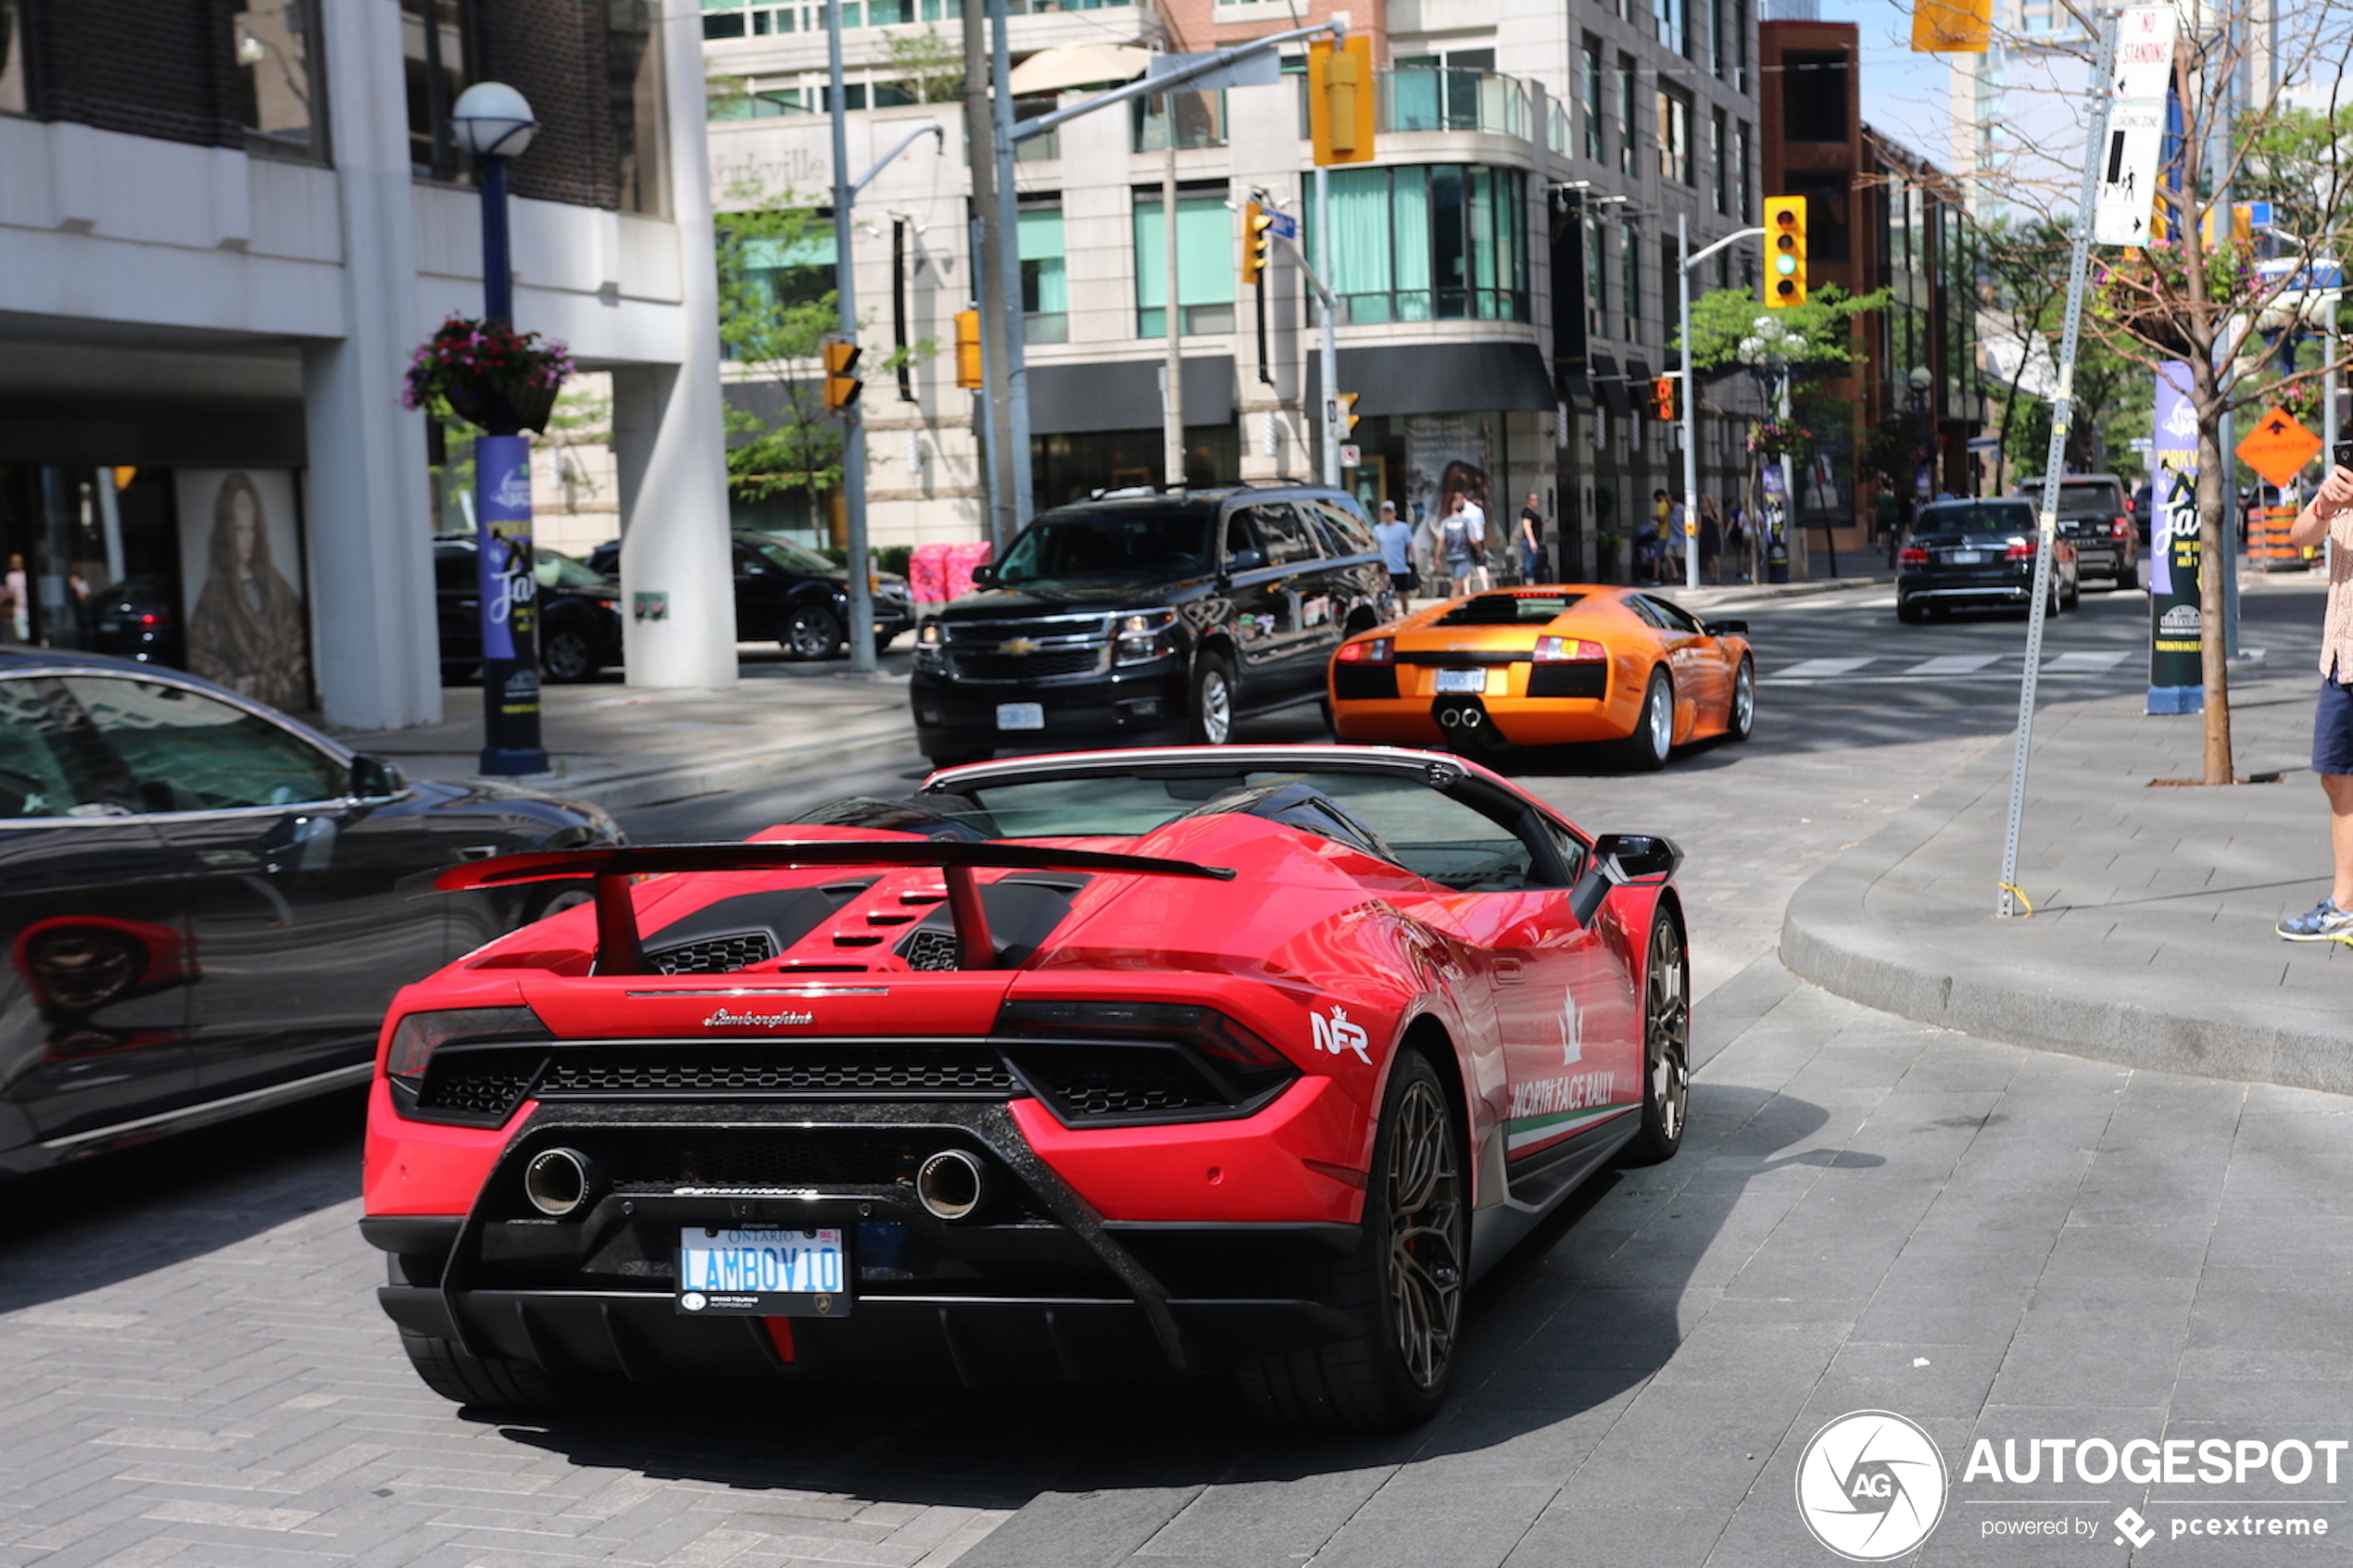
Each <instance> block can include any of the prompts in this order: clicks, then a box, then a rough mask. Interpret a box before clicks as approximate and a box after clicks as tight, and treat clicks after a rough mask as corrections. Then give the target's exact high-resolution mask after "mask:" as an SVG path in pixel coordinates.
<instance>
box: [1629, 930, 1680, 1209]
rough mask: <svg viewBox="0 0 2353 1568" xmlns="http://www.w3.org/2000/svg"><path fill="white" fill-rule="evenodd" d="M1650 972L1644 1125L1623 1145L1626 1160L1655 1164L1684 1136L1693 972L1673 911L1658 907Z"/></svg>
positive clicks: (1645, 1001) (1645, 1003)
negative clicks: (1624, 1146) (1685, 958)
mask: <svg viewBox="0 0 2353 1568" xmlns="http://www.w3.org/2000/svg"><path fill="white" fill-rule="evenodd" d="M1649 969H1650V972H1649V974H1648V976H1647V977H1646V978H1645V980H1644V982H1643V988H1642V1066H1643V1072H1642V1130H1641V1131H1640V1132H1638V1133H1636V1134H1635V1135H1634V1138H1633V1141H1632V1142H1631V1143H1629V1144H1628V1145H1627V1147H1626V1156H1625V1158H1626V1162H1627V1163H1629V1164H1633V1165H1655V1164H1656V1163H1657V1162H1658V1161H1660V1160H1666V1159H1668V1158H1670V1157H1671V1156H1673V1154H1674V1152H1675V1150H1676V1149H1677V1148H1679V1147H1680V1145H1681V1144H1682V1141H1683V1119H1684V1112H1685V1110H1687V1109H1688V1106H1689V1102H1690V1099H1691V1092H1692V972H1691V966H1690V965H1689V964H1688V963H1687V962H1685V961H1684V954H1683V931H1682V927H1680V925H1678V924H1676V922H1675V917H1674V915H1673V914H1672V913H1671V912H1670V911H1668V910H1666V909H1661V910H1660V911H1659V913H1658V916H1657V920H1656V923H1655V924H1654V925H1653V926H1652V927H1651V951H1650V966H1649Z"/></svg>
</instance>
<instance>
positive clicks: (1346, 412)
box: [1332, 392, 1357, 441]
mask: <svg viewBox="0 0 2353 1568" xmlns="http://www.w3.org/2000/svg"><path fill="white" fill-rule="evenodd" d="M1356 398H1357V394H1355V393H1353V392H1343V393H1341V394H1340V395H1339V396H1337V397H1335V398H1333V399H1332V429H1333V432H1334V433H1336V434H1338V435H1339V437H1340V439H1341V440H1342V441H1345V440H1347V439H1348V437H1349V433H1350V432H1352V431H1353V430H1354V429H1355V428H1356V420H1357V413H1356Z"/></svg>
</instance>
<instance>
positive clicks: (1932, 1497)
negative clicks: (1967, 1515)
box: [1797, 1411, 1945, 1562]
mask: <svg viewBox="0 0 2353 1568" xmlns="http://www.w3.org/2000/svg"><path fill="white" fill-rule="evenodd" d="M1944 1488H1945V1476H1944V1455H1943V1454H1940V1453H1938V1452H1937V1451H1936V1444H1935V1441H1934V1440H1933V1439H1932V1438H1931V1437H1930V1436H1929V1435H1928V1434H1927V1433H1926V1432H1923V1431H1921V1430H1920V1428H1919V1427H1918V1426H1917V1425H1915V1424H1912V1423H1911V1422H1908V1421H1906V1420H1905V1419H1904V1418H1903V1417H1902V1416H1900V1415H1896V1414H1894V1413H1893V1412H1891V1411H1854V1412H1853V1413H1851V1414H1848V1415H1843V1416H1840V1417H1839V1418H1838V1419H1837V1420H1836V1421H1833V1422H1831V1424H1829V1425H1827V1426H1825V1427H1823V1428H1822V1429H1821V1430H1820V1431H1819V1432H1817V1433H1815V1434H1814V1440H1813V1441H1812V1442H1810V1443H1807V1444H1806V1451H1805V1453H1804V1454H1802V1455H1801V1456H1799V1459H1798V1461H1797V1512H1798V1517H1799V1518H1801V1519H1803V1520H1805V1521H1806V1528H1807V1529H1808V1530H1811V1531H1812V1532H1813V1533H1814V1538H1815V1539H1816V1540H1818V1541H1819V1542H1821V1543H1822V1544H1823V1545H1824V1546H1826V1547H1828V1548H1830V1549H1831V1550H1832V1551H1834V1552H1836V1553H1838V1555H1839V1556H1841V1557H1843V1558H1845V1559H1847V1560H1848V1561H1850V1562H1886V1561H1887V1560H1888V1559H1890V1558H1894V1557H1901V1556H1903V1555H1904V1554H1905V1553H1906V1552H1908V1551H1910V1550H1911V1549H1913V1548H1914V1547H1916V1546H1918V1545H1919V1544H1920V1542H1922V1541H1924V1540H1926V1539H1927V1538H1928V1533H1929V1532H1930V1531H1931V1530H1933V1529H1935V1528H1936V1522H1937V1520H1939V1519H1941V1518H1942V1517H1944Z"/></svg>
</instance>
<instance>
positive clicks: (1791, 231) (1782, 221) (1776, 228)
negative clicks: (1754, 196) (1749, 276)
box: [1765, 196, 1806, 309]
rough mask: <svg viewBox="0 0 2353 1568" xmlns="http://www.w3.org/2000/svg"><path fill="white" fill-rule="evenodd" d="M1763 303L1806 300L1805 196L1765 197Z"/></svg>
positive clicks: (1781, 304) (1776, 305)
mask: <svg viewBox="0 0 2353 1568" xmlns="http://www.w3.org/2000/svg"><path fill="white" fill-rule="evenodd" d="M1765 303H1766V304H1767V305H1768V306H1770V307H1773V308H1774V309H1780V308H1781V307H1784V306H1790V305H1803V304H1805V303H1806V198H1805V197H1804V196H1767V197H1766V198H1765Z"/></svg>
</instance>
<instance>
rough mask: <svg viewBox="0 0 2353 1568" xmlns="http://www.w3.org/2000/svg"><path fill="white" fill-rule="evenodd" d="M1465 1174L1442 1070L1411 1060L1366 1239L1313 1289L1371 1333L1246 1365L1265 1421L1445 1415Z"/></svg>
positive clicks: (1375, 1424)
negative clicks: (1440, 1412)
mask: <svg viewBox="0 0 2353 1568" xmlns="http://www.w3.org/2000/svg"><path fill="white" fill-rule="evenodd" d="M1361 1229H1362V1233H1363V1234H1362V1235H1361V1236H1359V1238H1358V1241H1357V1245H1356V1248H1355V1251H1354V1253H1353V1255H1352V1256H1351V1257H1350V1259H1349V1260H1348V1261H1347V1262H1345V1263H1343V1264H1339V1265H1333V1266H1327V1267H1323V1268H1319V1271H1318V1272H1319V1273H1322V1274H1323V1276H1324V1277H1323V1278H1321V1279H1319V1280H1318V1281H1317V1282H1316V1284H1317V1286H1320V1291H1319V1294H1320V1295H1321V1298H1322V1299H1324V1300H1327V1301H1329V1302H1331V1303H1332V1304H1333V1305H1335V1306H1337V1307H1340V1309H1341V1310H1342V1311H1348V1312H1350V1313H1351V1314H1353V1315H1354V1316H1356V1317H1357V1318H1358V1319H1359V1320H1360V1322H1361V1323H1362V1325H1363V1330H1364V1331H1363V1332H1361V1333H1358V1334H1356V1335H1353V1336H1351V1337H1349V1338H1347V1339H1343V1340H1340V1341H1337V1342H1336V1343H1333V1344H1329V1345H1324V1346H1319V1347H1317V1348H1315V1349H1312V1350H1294V1351H1292V1352H1290V1354H1288V1355H1282V1356H1269V1357H1267V1358H1266V1359H1265V1360H1264V1361H1253V1362H1251V1363H1249V1364H1247V1365H1245V1366H1243V1367H1241V1368H1239V1370H1238V1371H1237V1372H1236V1374H1235V1379H1236V1382H1237V1384H1238V1385H1239V1388H1240V1390H1241V1395H1242V1398H1243V1399H1244V1400H1245V1401H1246V1402H1247V1403H1248V1404H1249V1405H1250V1407H1251V1409H1252V1412H1253V1413H1255V1414H1256V1415H1257V1416H1258V1417H1259V1418H1260V1419H1261V1420H1264V1421H1268V1422H1272V1423H1275V1424H1278V1425H1283V1426H1316V1427H1337V1428H1344V1429H1348V1430H1353V1431H1382V1430H1388V1429H1393V1428H1397V1427H1402V1426H1413V1425H1417V1424H1420V1423H1422V1422H1425V1421H1428V1419H1429V1418H1430V1417H1431V1416H1433V1415H1435V1414H1436V1413H1438V1407H1439V1405H1440V1404H1441V1402H1443V1400H1444V1399H1445V1398H1446V1386H1447V1383H1448V1380H1449V1379H1450V1377H1451V1376H1452V1374H1453V1367H1454V1348H1455V1345H1456V1342H1457V1337H1458V1335H1459V1332H1460V1325H1461V1320H1462V1307H1463V1282H1464V1276H1465V1273H1466V1259H1467V1257H1468V1253H1469V1240H1470V1231H1469V1214H1468V1210H1466V1208H1465V1206H1464V1201H1463V1159H1462V1144H1461V1135H1460V1132H1459V1131H1458V1129H1457V1127H1456V1124H1455V1121H1454V1112H1453V1105H1452V1104H1451V1103H1450V1102H1449V1101H1448V1099H1447V1096H1446V1090H1445V1087H1444V1086H1443V1085H1441V1083H1440V1082H1439V1077H1438V1070H1437V1069H1436V1068H1434V1067H1432V1066H1431V1065H1430V1063H1429V1060H1428V1058H1427V1057H1424V1056H1422V1055H1421V1054H1420V1053H1419V1052H1416V1051H1408V1052H1406V1053H1405V1054H1403V1056H1401V1057H1399V1058H1398V1060H1397V1066H1396V1069H1395V1071H1393V1072H1392V1073H1390V1080H1389V1090H1388V1093H1387V1094H1385V1095H1384V1096H1382V1099H1381V1119H1380V1130H1379V1133H1378V1135H1377V1137H1376V1138H1375V1140H1374V1144H1373V1168H1372V1171H1371V1173H1370V1180H1369V1181H1368V1183H1367V1184H1366V1186H1365V1217H1364V1220H1363V1222H1362V1225H1361Z"/></svg>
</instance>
